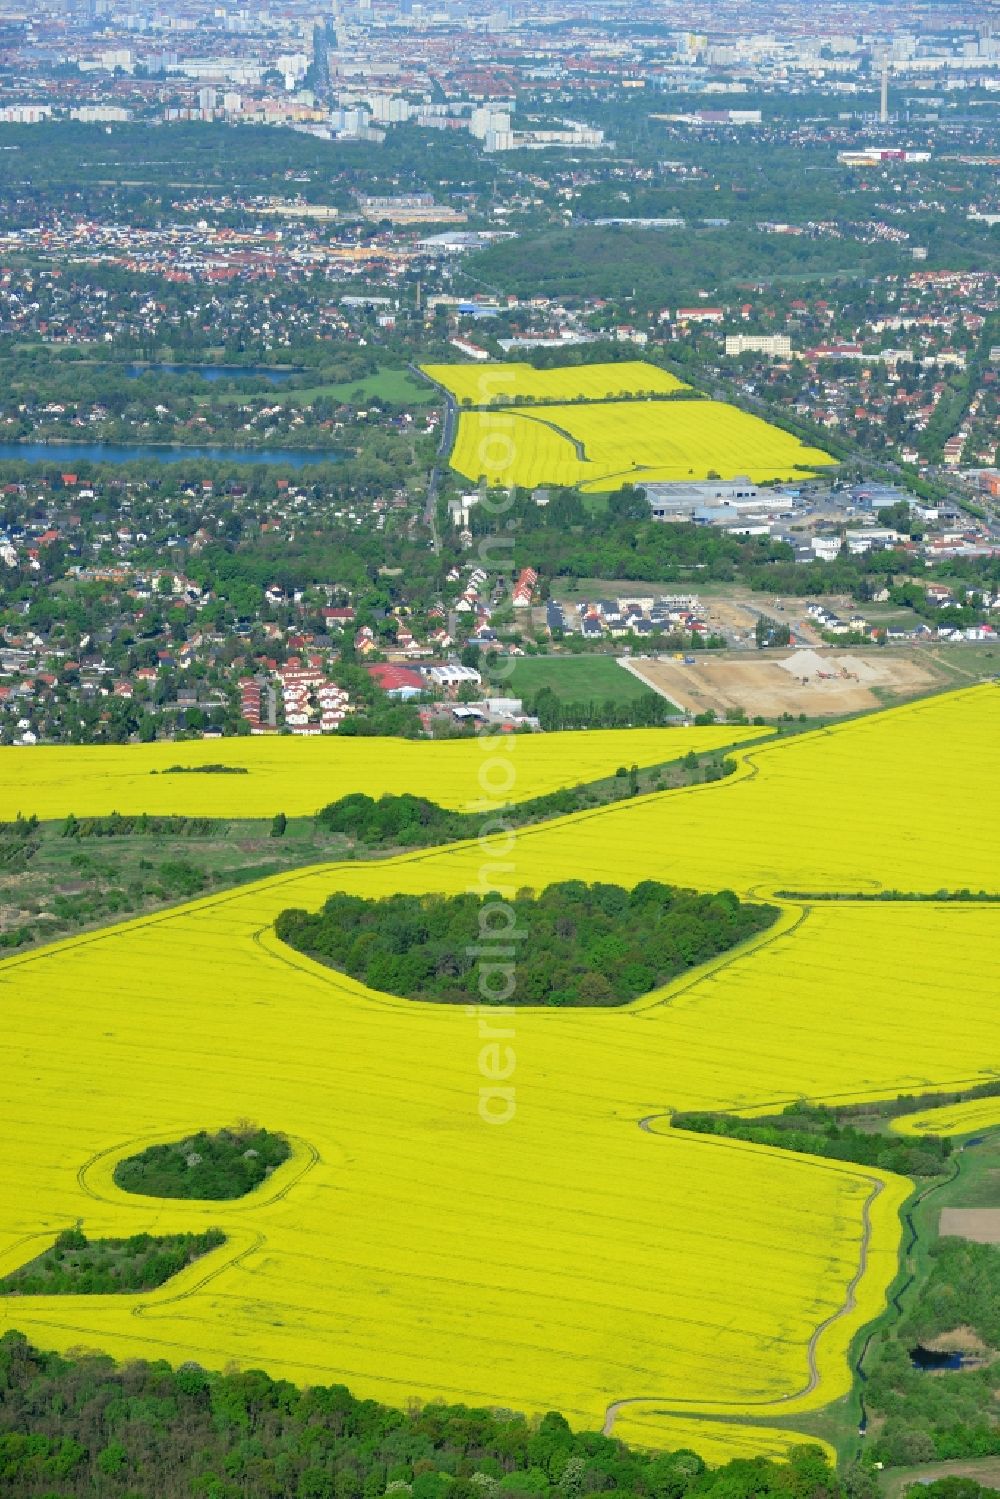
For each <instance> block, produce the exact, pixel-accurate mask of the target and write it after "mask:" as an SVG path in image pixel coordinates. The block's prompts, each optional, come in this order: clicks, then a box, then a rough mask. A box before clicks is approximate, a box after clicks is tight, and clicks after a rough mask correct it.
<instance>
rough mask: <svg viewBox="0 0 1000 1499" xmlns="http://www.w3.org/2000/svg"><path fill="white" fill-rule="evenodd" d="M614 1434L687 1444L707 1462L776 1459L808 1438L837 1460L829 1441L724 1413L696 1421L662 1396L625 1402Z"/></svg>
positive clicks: (639, 1442)
mask: <svg viewBox="0 0 1000 1499" xmlns="http://www.w3.org/2000/svg"><path fill="white" fill-rule="evenodd" d="M614 1433H615V1436H616V1437H620V1438H621V1440H622V1441H623V1442H628V1443H630V1445H632V1446H634V1447H647V1448H649V1447H653V1448H663V1449H665V1450H669V1451H672V1452H676V1451H678V1450H679V1449H680V1448H682V1447H687V1448H690V1449H691V1450H693V1451H695V1452H697V1453H698V1454H699V1455H700V1456H701V1457H703V1458H704V1459H705V1461H706V1462H707V1463H725V1462H730V1461H731V1460H732V1459H733V1458H735V1457H773V1458H776V1459H779V1460H780V1459H783V1458H785V1457H786V1456H787V1455H788V1450H789V1448H791V1447H801V1446H802V1444H803V1442H806V1441H808V1442H810V1443H812V1444H814V1445H818V1446H820V1447H823V1448H824V1449H825V1450H826V1454H827V1456H828V1457H829V1459H830V1461H831V1462H832V1463H835V1462H836V1460H837V1455H836V1452H835V1451H834V1449H833V1447H831V1446H830V1444H829V1443H828V1442H823V1441H819V1440H818V1438H816V1437H813V1436H809V1437H804V1436H803V1435H802V1433H801V1432H798V1431H795V1430H793V1429H791V1428H788V1427H776V1426H766V1425H764V1424H763V1423H761V1424H760V1425H754V1426H751V1425H741V1424H740V1423H739V1422H738V1421H733V1420H732V1419H729V1420H727V1419H725V1418H721V1419H719V1420H717V1421H706V1420H700V1421H699V1420H698V1419H697V1417H691V1416H685V1415H683V1414H681V1415H678V1414H676V1413H675V1412H674V1411H673V1410H671V1409H666V1408H664V1405H663V1402H662V1401H661V1402H656V1401H640V1402H639V1403H638V1404H636V1405H626V1406H624V1407H623V1408H622V1409H621V1411H620V1412H619V1413H618V1415H617V1416H616V1418H615V1423H614Z"/></svg>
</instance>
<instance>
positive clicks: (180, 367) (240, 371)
mask: <svg viewBox="0 0 1000 1499" xmlns="http://www.w3.org/2000/svg"><path fill="white" fill-rule="evenodd" d="M301 373H302V371H301V370H297V369H296V370H273V369H269V368H268V367H267V366H266V365H263V364H130V365H129V366H128V368H127V370H126V374H127V375H128V377H129V379H130V380H138V379H140V378H141V377H142V376H143V375H149V374H154V375H200V376H201V378H202V379H203V380H208V381H215V380H240V379H246V378H247V377H248V376H250V375H255V376H257V377H258V378H262V379H264V380H267V381H268V382H269V383H270V384H271V385H284V383H285V381H286V380H290V379H291V378H292V376H293V375H301Z"/></svg>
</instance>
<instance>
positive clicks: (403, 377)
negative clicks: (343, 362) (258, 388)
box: [283, 369, 437, 406]
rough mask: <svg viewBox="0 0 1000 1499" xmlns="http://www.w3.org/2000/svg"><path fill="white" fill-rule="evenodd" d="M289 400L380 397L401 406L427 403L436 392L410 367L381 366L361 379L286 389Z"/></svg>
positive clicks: (353, 400) (309, 401) (303, 402)
mask: <svg viewBox="0 0 1000 1499" xmlns="http://www.w3.org/2000/svg"><path fill="white" fill-rule="evenodd" d="M283 394H284V395H285V397H286V398H287V399H288V400H289V401H294V403H295V405H296V406H309V405H311V404H312V402H313V401H316V400H319V399H320V397H325V398H326V399H328V400H333V401H349V402H350V403H351V404H352V405H357V404H358V397H359V396H360V400H361V402H364V401H370V400H373V399H374V398H375V397H381V398H382V400H384V401H393V402H395V403H396V404H398V405H400V406H428V405H429V404H430V403H431V401H434V400H436V399H437V392H436V391H433V390H431V389H430V388H429V387H428V386H426V385H423V384H421V383H420V382H418V381H417V380H414V378H413V376H412V375H411V374H410V372H409V370H400V369H380V370H377V371H376V372H375V374H374V375H365V376H364V378H363V379H361V380H346V381H344V383H343V384H342V385H310V386H307V387H305V388H303V389H301V390H285V391H284V392H283Z"/></svg>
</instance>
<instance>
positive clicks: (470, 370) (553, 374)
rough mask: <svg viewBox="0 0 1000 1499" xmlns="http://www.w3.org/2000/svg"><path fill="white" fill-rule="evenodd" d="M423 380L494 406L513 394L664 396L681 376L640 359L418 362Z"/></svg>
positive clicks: (542, 397)
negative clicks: (543, 364)
mask: <svg viewBox="0 0 1000 1499" xmlns="http://www.w3.org/2000/svg"><path fill="white" fill-rule="evenodd" d="M420 368H421V369H422V370H423V372H424V374H425V375H426V376H427V378H428V379H429V380H433V381H434V382H435V384H437V385H441V386H443V387H444V388H445V390H448V391H450V392H451V394H452V395H453V396H454V397H455V399H456V400H457V401H459V402H461V403H462V404H465V403H466V402H468V403H469V404H471V405H473V406H495V405H501V404H503V403H504V402H506V401H512V400H514V399H515V398H516V397H518V396H520V397H521V398H524V399H527V400H530V401H580V400H585V401H609V400H613V399H614V398H616V397H619V398H620V397H622V396H644V395H668V394H670V393H671V392H672V391H675V390H685V389H686V388H687V387H686V386H685V385H684V383H683V381H681V380H678V379H677V378H676V376H675V375H671V374H668V373H667V371H666V370H661V369H660V368H659V367H658V366H657V365H655V364H646V363H645V361H643V360H641V359H625V360H622V361H621V363H611V364H580V365H565V366H563V367H562V368H561V369H552V370H536V369H533V368H532V366H531V365H530V364H518V363H509V364H504V363H502V362H500V361H498V360H491V361H490V362H489V363H483V364H423V365H421V366H420Z"/></svg>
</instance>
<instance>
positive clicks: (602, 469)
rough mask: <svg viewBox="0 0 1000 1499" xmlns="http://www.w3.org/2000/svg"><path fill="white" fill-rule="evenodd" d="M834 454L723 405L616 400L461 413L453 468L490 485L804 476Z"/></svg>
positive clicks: (596, 485) (594, 486) (604, 485)
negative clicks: (528, 409)
mask: <svg viewBox="0 0 1000 1499" xmlns="http://www.w3.org/2000/svg"><path fill="white" fill-rule="evenodd" d="M832 461H833V460H832V459H831V458H830V457H829V455H828V454H826V453H823V452H821V451H820V450H819V449H818V448H809V447H806V446H805V445H804V444H803V443H802V442H800V441H799V439H798V438H797V437H793V436H791V434H790V433H788V432H783V431H782V430H781V429H780V428H778V427H772V426H771V425H770V424H769V423H768V422H765V421H762V420H761V418H760V417H757V416H751V415H750V414H749V413H748V412H745V411H740V410H739V409H738V408H737V407H735V406H729V405H726V404H725V403H724V402H721V401H641V400H636V401H614V402H604V403H601V402H587V403H584V404H580V405H552V406H535V407H532V408H531V409H530V411H522V412H505V411H463V412H462V413H461V414H460V416H459V419H458V432H457V435H456V438H455V446H454V449H453V452H452V455H451V465H452V467H453V468H454V469H456V470H457V471H458V472H459V473H460V474H463V475H464V476H465V477H466V478H467V479H472V480H478V479H479V478H481V477H482V476H484V475H485V477H486V479H487V481H488V482H489V483H491V484H519V485H524V486H531V485H535V484H561V485H578V486H580V487H582V488H584V489H587V490H593V491H597V490H606V489H614V488H619V487H620V486H621V485H622V484H626V483H636V484H641V483H644V482H650V483H651V482H654V481H657V482H673V483H682V482H685V481H687V480H695V479H705V478H707V477H708V475H709V474H710V473H715V474H717V475H718V476H719V477H720V478H722V479H732V478H736V477H738V476H742V475H746V476H748V477H749V478H750V479H752V480H753V481H754V482H755V483H763V482H765V481H766V480H774V479H793V478H796V477H798V478H801V477H802V476H803V474H804V473H806V472H813V471H815V469H816V468H818V467H822V466H823V465H824V464H829V463H831V462H832Z"/></svg>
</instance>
